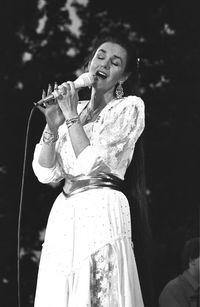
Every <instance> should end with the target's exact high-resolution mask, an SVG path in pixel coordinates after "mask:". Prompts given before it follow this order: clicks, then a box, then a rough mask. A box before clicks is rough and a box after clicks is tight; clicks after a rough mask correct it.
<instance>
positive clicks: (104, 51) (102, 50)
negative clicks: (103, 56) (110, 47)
mask: <svg viewBox="0 0 200 307" xmlns="http://www.w3.org/2000/svg"><path fill="white" fill-rule="evenodd" d="M100 51H101V52H103V53H106V50H104V49H99V50H98V52H100ZM114 57H115V58H116V59H119V60H120V61H121V62H122V58H121V57H120V56H118V55H116V54H114Z"/></svg>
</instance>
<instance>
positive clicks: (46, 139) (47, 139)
mask: <svg viewBox="0 0 200 307" xmlns="http://www.w3.org/2000/svg"><path fill="white" fill-rule="evenodd" d="M57 140H58V133H56V135H55V134H53V133H51V132H48V131H44V133H43V138H42V141H43V143H44V144H47V145H51V144H52V143H55V142H56V141H57Z"/></svg>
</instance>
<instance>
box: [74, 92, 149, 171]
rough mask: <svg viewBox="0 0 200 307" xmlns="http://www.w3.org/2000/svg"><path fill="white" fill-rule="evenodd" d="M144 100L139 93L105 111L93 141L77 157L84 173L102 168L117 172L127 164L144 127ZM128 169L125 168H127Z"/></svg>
mask: <svg viewBox="0 0 200 307" xmlns="http://www.w3.org/2000/svg"><path fill="white" fill-rule="evenodd" d="M144 120H145V119H144V103H143V100H142V99H141V98H139V97H136V96H129V97H126V98H125V99H124V100H123V101H120V102H119V103H118V104H117V105H114V104H113V105H112V106H111V108H110V109H109V111H108V112H106V114H105V116H104V117H103V119H102V121H101V122H100V123H99V129H98V125H97V128H96V129H97V130H98V131H96V132H94V137H93V138H92V140H91V145H89V146H88V147H86V148H85V149H84V150H83V151H82V152H81V154H80V155H79V157H78V160H79V163H80V165H81V167H82V170H83V172H84V173H85V174H89V173H91V172H99V171H111V172H115V173H117V170H118V169H119V168H120V167H122V164H123V167H124V168H126V167H127V166H128V163H129V162H130V159H131V158H132V154H133V151H134V147H135V143H136V141H137V139H138V138H139V136H140V135H141V133H142V131H143V129H144V125H145V122H144ZM124 171H125V169H124Z"/></svg>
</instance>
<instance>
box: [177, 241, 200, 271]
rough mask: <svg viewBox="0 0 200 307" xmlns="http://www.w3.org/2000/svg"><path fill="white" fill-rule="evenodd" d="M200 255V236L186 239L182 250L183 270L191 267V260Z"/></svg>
mask: <svg viewBox="0 0 200 307" xmlns="http://www.w3.org/2000/svg"><path fill="white" fill-rule="evenodd" d="M199 256H200V238H199V237H196V238H192V239H190V240H188V241H186V243H185V245H184V248H183V252H182V257H181V258H182V259H181V260H182V270H183V271H185V270H187V269H188V268H189V263H190V260H194V259H196V258H198V257H199Z"/></svg>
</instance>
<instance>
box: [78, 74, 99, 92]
mask: <svg viewBox="0 0 200 307" xmlns="http://www.w3.org/2000/svg"><path fill="white" fill-rule="evenodd" d="M94 77H95V76H94V75H92V74H91V73H89V72H85V73H83V74H82V75H80V76H79V77H78V78H77V79H76V80H75V81H74V86H75V88H76V89H78V88H81V87H87V86H91V85H92V84H93V83H94Z"/></svg>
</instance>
